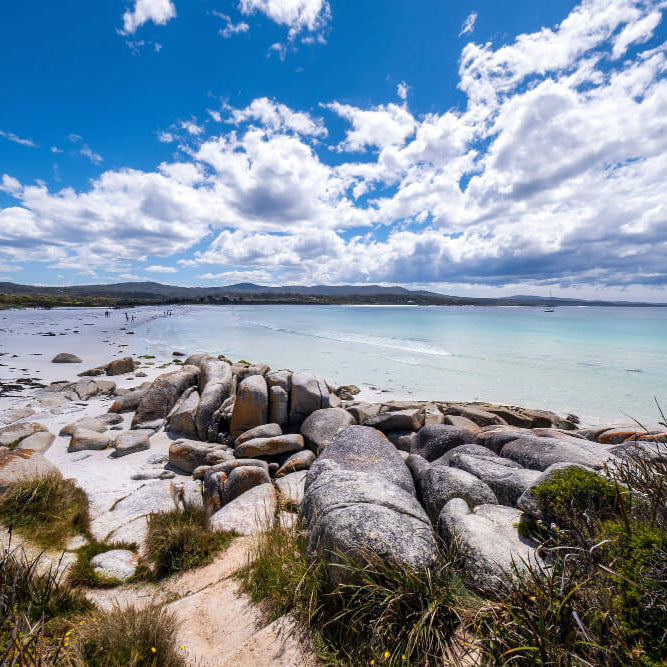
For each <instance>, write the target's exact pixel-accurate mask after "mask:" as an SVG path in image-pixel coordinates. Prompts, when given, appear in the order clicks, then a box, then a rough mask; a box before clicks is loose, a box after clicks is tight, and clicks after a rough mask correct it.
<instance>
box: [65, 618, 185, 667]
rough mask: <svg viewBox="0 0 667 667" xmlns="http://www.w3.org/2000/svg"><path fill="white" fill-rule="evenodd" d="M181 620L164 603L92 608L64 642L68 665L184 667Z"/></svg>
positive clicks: (70, 666) (92, 666)
mask: <svg viewBox="0 0 667 667" xmlns="http://www.w3.org/2000/svg"><path fill="white" fill-rule="evenodd" d="M177 629H178V624H177V621H176V617H175V615H174V614H173V613H172V612H171V611H168V610H166V609H165V608H164V607H159V606H148V607H144V608H142V609H139V608H136V607H119V606H116V607H113V608H112V609H111V610H109V611H104V612H102V611H94V612H91V613H89V614H87V615H85V616H83V617H82V618H80V619H79V620H77V622H75V623H74V624H73V625H72V628H71V630H69V631H68V633H67V639H66V640H65V643H64V651H65V652H64V655H63V658H62V663H61V664H64V665H67V667H84V666H85V667H116V666H120V665H122V666H123V667H149V666H150V667H181V666H182V665H185V655H184V652H183V651H182V650H181V649H180V648H179V647H177V646H176V641H175V640H176V632H177Z"/></svg>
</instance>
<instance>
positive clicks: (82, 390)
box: [71, 378, 116, 401]
mask: <svg viewBox="0 0 667 667" xmlns="http://www.w3.org/2000/svg"><path fill="white" fill-rule="evenodd" d="M71 389H72V391H73V392H74V393H75V394H76V395H77V396H78V397H79V398H80V399H81V400H82V401H87V400H88V399H89V398H92V397H93V396H97V395H99V394H113V393H114V391H116V383H115V382H112V381H111V380H93V379H92V378H83V379H81V380H79V381H78V382H77V383H76V384H75V385H73V386H72V388H71Z"/></svg>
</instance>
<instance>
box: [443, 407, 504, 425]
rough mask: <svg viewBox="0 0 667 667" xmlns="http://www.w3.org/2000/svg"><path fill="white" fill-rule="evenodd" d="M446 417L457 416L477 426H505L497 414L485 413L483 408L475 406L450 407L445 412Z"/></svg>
mask: <svg viewBox="0 0 667 667" xmlns="http://www.w3.org/2000/svg"><path fill="white" fill-rule="evenodd" d="M446 412H447V414H448V415H459V416H461V417H466V418H467V419H469V420H471V421H472V422H474V423H475V424H477V426H492V425H494V424H498V425H501V424H506V423H507V422H506V421H505V420H504V419H503V418H502V417H500V416H499V415H498V414H494V413H492V412H487V411H486V410H485V409H484V408H481V407H478V406H476V405H450V406H448V407H447V410H446Z"/></svg>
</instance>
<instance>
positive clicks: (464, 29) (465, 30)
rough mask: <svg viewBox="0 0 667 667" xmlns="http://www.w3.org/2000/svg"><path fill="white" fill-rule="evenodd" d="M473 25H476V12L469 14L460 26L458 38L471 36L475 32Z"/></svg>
mask: <svg viewBox="0 0 667 667" xmlns="http://www.w3.org/2000/svg"><path fill="white" fill-rule="evenodd" d="M475 23H477V12H470V14H468V16H467V17H466V20H465V21H464V22H463V25H462V26H461V32H459V37H462V36H463V35H469V34H471V33H472V32H473V31H474V30H475Z"/></svg>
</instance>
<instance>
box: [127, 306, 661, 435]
mask: <svg viewBox="0 0 667 667" xmlns="http://www.w3.org/2000/svg"><path fill="white" fill-rule="evenodd" d="M142 319H143V318H142ZM135 331H136V334H137V338H138V339H139V340H137V341H136V343H141V344H142V345H143V346H144V348H145V350H146V351H150V352H158V353H162V354H171V351H173V350H175V349H179V348H181V349H183V350H184V351H186V352H192V351H206V352H211V353H216V354H220V353H222V354H226V355H227V356H229V357H231V358H233V359H242V358H243V359H247V360H249V361H264V362H266V363H268V364H270V365H271V366H272V367H275V368H292V369H302V370H312V371H316V372H317V373H319V374H321V375H323V376H324V377H326V378H327V379H328V380H330V381H331V382H335V383H342V384H348V383H353V384H357V385H360V386H361V385H372V386H376V387H379V388H382V389H386V390H388V391H389V392H391V393H392V394H394V395H397V396H400V397H412V398H415V399H417V398H419V399H442V400H467V401H468V400H484V401H493V402H502V403H506V404H514V405H524V406H528V407H535V408H545V409H552V410H556V411H559V412H563V413H567V412H570V413H574V414H576V415H578V416H579V417H580V418H581V420H582V422H584V423H587V424H597V423H607V422H612V423H628V422H629V421H630V419H629V417H628V416H626V415H629V416H632V417H634V418H636V419H638V420H640V421H642V422H643V423H646V424H647V425H649V424H652V425H654V424H656V423H657V421H658V418H659V413H658V410H657V407H656V406H655V403H654V396H655V397H657V398H658V399H659V400H661V402H662V405H663V406H665V408H666V409H667V308H593V307H559V308H557V309H556V311H555V312H553V313H545V312H544V310H543V309H542V308H529V307H516V308H512V307H505V308H502V307H501V308H498V307H496V308H491V307H489V308H485V307H435V306H434V307H410V306H403V307H401V306H184V307H177V308H176V309H175V311H174V315H173V316H172V317H166V318H163V317H158V318H153V319H151V318H148V319H146V320H144V323H142V324H139V325H138V326H136V327H135Z"/></svg>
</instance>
